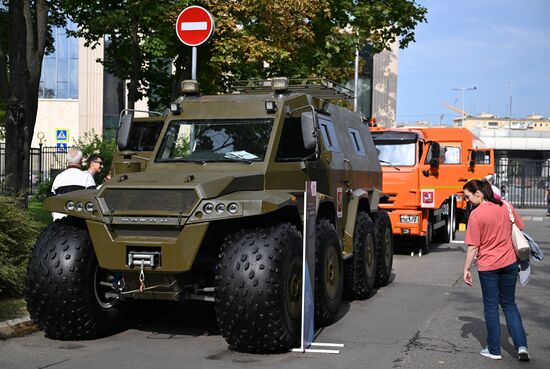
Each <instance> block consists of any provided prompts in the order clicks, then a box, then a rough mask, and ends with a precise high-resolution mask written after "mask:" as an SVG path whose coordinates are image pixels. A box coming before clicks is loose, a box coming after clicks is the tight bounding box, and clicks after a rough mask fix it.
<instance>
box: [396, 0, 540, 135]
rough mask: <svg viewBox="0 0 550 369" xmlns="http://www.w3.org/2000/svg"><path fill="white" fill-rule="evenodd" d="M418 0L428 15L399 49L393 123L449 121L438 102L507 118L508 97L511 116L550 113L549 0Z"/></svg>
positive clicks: (454, 114) (448, 112) (451, 113)
mask: <svg viewBox="0 0 550 369" xmlns="http://www.w3.org/2000/svg"><path fill="white" fill-rule="evenodd" d="M416 2H417V3H418V4H420V5H422V6H424V7H426V8H427V9H428V14H427V20H428V22H427V23H422V24H421V25H419V26H418V27H417V28H416V42H415V43H411V44H409V47H408V48H406V49H403V50H399V56H398V74H397V123H398V124H401V123H414V122H417V121H427V122H429V123H430V124H434V125H439V124H444V125H445V124H450V123H451V120H452V119H453V118H455V117H458V116H460V114H459V113H457V112H455V111H453V110H451V109H449V108H447V107H445V106H444V104H449V105H453V106H455V107H457V108H459V109H462V106H464V110H465V111H466V112H468V113H469V114H471V115H478V114H480V113H491V114H494V115H497V116H500V117H507V116H509V115H510V114H509V112H510V110H509V109H510V97H511V98H512V104H511V107H512V114H511V116H512V117H515V118H525V117H527V116H528V115H531V114H539V115H542V116H544V117H550V0H521V1H519V0H458V1H457V0H417V1H416ZM474 86H475V87H476V89H475V90H464V105H463V101H462V90H460V89H462V88H473V87H474ZM453 89H459V90H453Z"/></svg>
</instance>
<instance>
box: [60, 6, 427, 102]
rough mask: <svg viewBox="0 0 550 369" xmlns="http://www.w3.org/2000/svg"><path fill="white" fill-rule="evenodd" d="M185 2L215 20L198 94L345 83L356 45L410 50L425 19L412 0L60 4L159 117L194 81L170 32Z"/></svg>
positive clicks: (184, 50) (187, 55)
mask: <svg viewBox="0 0 550 369" xmlns="http://www.w3.org/2000/svg"><path fill="white" fill-rule="evenodd" d="M188 5H200V6H203V7H205V8H206V9H208V10H209V11H210V12H211V13H212V15H213V16H214V18H215V22H216V31H215V34H214V36H213V38H212V39H211V40H210V41H209V42H208V43H206V44H204V45H201V47H200V48H199V51H198V58H199V62H200V64H199V66H198V68H197V69H198V70H197V79H198V80H199V81H200V83H201V89H202V91H203V92H204V93H219V92H223V91H227V90H228V89H229V86H230V85H231V84H232V81H234V80H240V79H251V78H269V77H272V76H276V75H279V76H283V75H284V76H287V77H291V78H303V77H327V78H330V79H333V80H336V81H337V82H345V81H347V80H348V79H350V78H351V77H352V75H353V68H354V55H355V50H356V49H357V48H358V47H359V48H363V47H364V46H365V45H367V44H368V45H370V49H371V50H373V51H374V52H377V51H380V50H382V49H385V48H389V47H390V46H391V44H392V43H393V42H395V41H397V42H398V43H399V46H400V47H401V48H405V47H407V45H409V44H410V43H411V42H414V29H415V27H416V25H417V24H418V23H422V22H425V21H426V12H427V10H426V8H424V7H422V6H420V5H418V4H417V3H416V2H415V0H286V1H273V0H240V1H236V0H232V1H228V0H199V1H190V0H158V1H138V0H130V1H126V2H112V1H108V0H99V1H93V2H83V1H80V0H65V1H64V6H65V7H66V9H67V11H68V14H70V15H71V17H72V18H73V19H74V20H75V22H77V23H78V24H79V25H80V27H79V31H78V32H76V33H75V34H76V35H78V36H80V37H84V38H85V39H86V40H87V43H88V44H89V45H96V43H97V40H100V39H102V36H103V35H105V34H106V35H107V36H108V39H109V42H108V43H107V44H106V46H105V58H104V59H103V60H101V62H102V63H103V64H104V65H105V68H106V69H107V70H108V71H109V72H110V73H112V74H114V75H115V76H117V77H118V78H120V79H121V80H129V81H130V84H129V85H128V87H129V89H130V91H129V96H134V98H136V99H138V98H140V97H142V96H144V95H146V96H147V97H148V99H149V108H150V109H153V110H158V111H162V110H164V107H166V106H168V104H169V102H170V101H173V100H174V99H175V98H176V97H177V96H178V93H179V91H178V84H179V82H180V81H181V80H183V79H189V78H191V48H190V47H187V46H184V45H183V44H182V43H181V42H180V41H179V40H178V38H177V36H176V34H175V32H174V24H175V21H176V18H177V16H178V14H179V13H180V11H181V10H183V9H184V8H185V7H186V6H188ZM121 24H125V25H133V26H135V27H134V28H133V27H121V26H120V25H121ZM136 31H137V32H136ZM289 35H291V36H289ZM170 62H173V63H174V67H175V71H174V73H173V74H172V73H170V72H169V66H170ZM130 87H131V88H130ZM131 89H137V90H138V91H137V93H136V94H132V91H131Z"/></svg>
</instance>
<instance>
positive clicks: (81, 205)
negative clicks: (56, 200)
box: [74, 201, 84, 211]
mask: <svg viewBox="0 0 550 369" xmlns="http://www.w3.org/2000/svg"><path fill="white" fill-rule="evenodd" d="M74 209H75V210H76V211H82V210H84V204H83V203H82V201H79V202H77V203H76V205H75V207H74Z"/></svg>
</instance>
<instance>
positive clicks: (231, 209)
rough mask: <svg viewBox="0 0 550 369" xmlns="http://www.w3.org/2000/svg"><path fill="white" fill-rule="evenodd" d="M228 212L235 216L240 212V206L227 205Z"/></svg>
mask: <svg viewBox="0 0 550 369" xmlns="http://www.w3.org/2000/svg"><path fill="white" fill-rule="evenodd" d="M227 211H228V212H230V213H231V214H235V213H236V212H238V211H239V205H237V203H236V202H232V203H230V204H229V205H227Z"/></svg>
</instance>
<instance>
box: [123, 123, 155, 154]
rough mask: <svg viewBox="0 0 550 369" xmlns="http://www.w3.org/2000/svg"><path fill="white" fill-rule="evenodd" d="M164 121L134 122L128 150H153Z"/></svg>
mask: <svg viewBox="0 0 550 369" xmlns="http://www.w3.org/2000/svg"><path fill="white" fill-rule="evenodd" d="M162 125H163V122H162V121H157V122H140V121H134V122H132V130H131V131H130V139H129V141H128V146H127V147H126V150H130V151H153V150H154V149H155V145H156V143H157V139H158V138H159V135H160V131H161V130H162Z"/></svg>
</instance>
